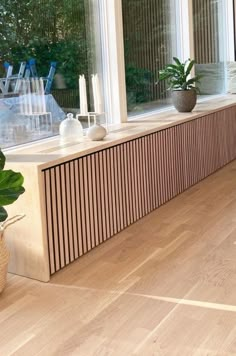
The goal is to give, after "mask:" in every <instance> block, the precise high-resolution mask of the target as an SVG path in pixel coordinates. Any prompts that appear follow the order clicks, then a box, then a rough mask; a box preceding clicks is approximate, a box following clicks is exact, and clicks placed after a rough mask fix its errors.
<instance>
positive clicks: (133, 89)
mask: <svg viewBox="0 0 236 356" xmlns="http://www.w3.org/2000/svg"><path fill="white" fill-rule="evenodd" d="M122 7H123V24H124V45H125V65H126V91H127V103H128V112H129V114H130V115H131V114H139V113H142V112H146V111H149V110H154V109H157V108H162V107H164V106H166V105H168V104H169V103H170V99H169V95H168V93H167V92H166V90H165V89H166V83H164V82H162V83H160V84H158V85H157V84H156V80H157V73H158V70H160V69H162V68H163V67H164V66H165V64H167V63H170V62H172V57H173V56H174V55H176V9H175V2H174V1H172V0H139V1H137V0H122Z"/></svg>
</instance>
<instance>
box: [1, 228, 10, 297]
mask: <svg viewBox="0 0 236 356" xmlns="http://www.w3.org/2000/svg"><path fill="white" fill-rule="evenodd" d="M8 262H9V252H8V250H7V247H6V244H5V241H4V236H3V232H0V293H1V292H2V291H3V289H4V288H5V286H6V282H7V267H8Z"/></svg>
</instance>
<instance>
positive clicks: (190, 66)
mask: <svg viewBox="0 0 236 356" xmlns="http://www.w3.org/2000/svg"><path fill="white" fill-rule="evenodd" d="M189 61H190V62H189V64H188V66H187V68H186V78H187V76H188V75H189V74H190V72H191V70H192V68H193V66H194V64H195V63H196V61H195V60H194V59H193V60H192V61H191V60H189Z"/></svg>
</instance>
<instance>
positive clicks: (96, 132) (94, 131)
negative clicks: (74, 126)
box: [76, 112, 107, 141]
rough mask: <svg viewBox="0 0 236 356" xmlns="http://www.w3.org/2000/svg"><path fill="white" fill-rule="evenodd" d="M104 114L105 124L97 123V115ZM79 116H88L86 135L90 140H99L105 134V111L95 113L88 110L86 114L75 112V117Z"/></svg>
mask: <svg viewBox="0 0 236 356" xmlns="http://www.w3.org/2000/svg"><path fill="white" fill-rule="evenodd" d="M100 115H104V116H105V121H106V122H105V125H106V128H105V127H104V126H102V125H101V124H100V123H97V116H100ZM81 116H87V117H88V130H87V136H88V138H90V139H91V140H92V141H101V140H103V138H104V137H105V136H106V135H107V117H106V113H105V112H101V113H96V112H88V113H87V114H86V115H84V114H77V115H76V118H77V119H79V117H81ZM91 118H93V125H91Z"/></svg>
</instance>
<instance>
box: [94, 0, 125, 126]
mask: <svg viewBox="0 0 236 356" xmlns="http://www.w3.org/2000/svg"><path fill="white" fill-rule="evenodd" d="M100 22H101V31H102V52H103V76H104V95H105V106H106V111H107V113H108V121H109V123H120V122H126V121H127V104H126V84H125V63H124V43H123V22H122V2H121V0H109V1H106V0H102V1H101V2H100Z"/></svg>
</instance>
